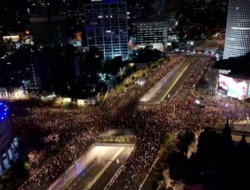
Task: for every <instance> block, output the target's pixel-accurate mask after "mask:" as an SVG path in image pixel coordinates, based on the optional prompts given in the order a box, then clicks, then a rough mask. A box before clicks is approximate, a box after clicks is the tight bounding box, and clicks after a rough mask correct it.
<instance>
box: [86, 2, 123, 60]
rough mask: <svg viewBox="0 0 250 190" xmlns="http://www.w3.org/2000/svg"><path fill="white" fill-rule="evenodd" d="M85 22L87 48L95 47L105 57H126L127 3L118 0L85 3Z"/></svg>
mask: <svg viewBox="0 0 250 190" xmlns="http://www.w3.org/2000/svg"><path fill="white" fill-rule="evenodd" d="M84 9H85V23H86V32H87V42H88V46H89V48H90V49H91V48H93V47H97V48H98V49H99V51H102V52H103V54H104V58H105V59H112V58H114V57H116V56H122V57H123V58H124V59H127V58H128V24H127V5H126V3H125V2H123V1H119V0H112V1H109V0H104V1H102V2H96V3H94V2H93V3H92V4H87V5H85V7H84Z"/></svg>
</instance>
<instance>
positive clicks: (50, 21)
mask: <svg viewBox="0 0 250 190" xmlns="http://www.w3.org/2000/svg"><path fill="white" fill-rule="evenodd" d="M65 6H66V5H65V1H64V0H40V1H38V0H29V2H28V7H29V8H28V10H27V12H28V15H29V17H30V23H31V25H32V29H33V36H34V41H35V44H36V45H39V46H41V47H43V46H47V45H54V44H66V43H67V42H68V39H69V36H68V22H67V19H66V12H65Z"/></svg>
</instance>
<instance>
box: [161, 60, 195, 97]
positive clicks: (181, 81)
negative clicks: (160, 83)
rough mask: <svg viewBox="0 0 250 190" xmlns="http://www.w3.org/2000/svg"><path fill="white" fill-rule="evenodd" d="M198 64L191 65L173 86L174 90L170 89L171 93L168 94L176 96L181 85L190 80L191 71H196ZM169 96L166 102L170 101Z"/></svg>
mask: <svg viewBox="0 0 250 190" xmlns="http://www.w3.org/2000/svg"><path fill="white" fill-rule="evenodd" d="M196 64H199V63H197V62H196V63H192V64H189V65H188V67H187V69H186V70H185V71H184V72H183V74H182V75H181V76H180V78H178V79H177V81H175V83H174V85H173V86H172V88H170V90H169V92H168V93H167V94H169V95H171V96H173V95H174V94H175V92H176V91H177V90H178V89H179V88H180V87H181V85H182V84H183V83H184V81H185V80H186V79H187V78H188V75H189V74H190V73H191V71H192V70H193V69H194V67H195V66H196ZM168 99H169V98H168V96H165V97H164V100H168Z"/></svg>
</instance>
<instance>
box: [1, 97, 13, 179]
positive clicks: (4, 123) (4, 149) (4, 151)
mask: <svg viewBox="0 0 250 190" xmlns="http://www.w3.org/2000/svg"><path fill="white" fill-rule="evenodd" d="M7 110H8V108H7V107H6V105H5V104H4V103H3V102H0V175H1V174H2V173H3V172H4V171H5V170H6V169H8V168H9V167H10V161H11V160H12V159H13V156H14V148H15V146H17V140H16V139H14V140H13V137H12V131H11V127H10V120H9V117H8V114H7Z"/></svg>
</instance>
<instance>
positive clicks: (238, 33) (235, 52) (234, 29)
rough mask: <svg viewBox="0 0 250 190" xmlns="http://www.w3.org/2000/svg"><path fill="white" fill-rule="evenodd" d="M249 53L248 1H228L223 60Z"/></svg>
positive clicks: (249, 16) (249, 20) (249, 14)
mask: <svg viewBox="0 0 250 190" xmlns="http://www.w3.org/2000/svg"><path fill="white" fill-rule="evenodd" d="M249 51H250V0H230V1H229V6H228V15H227V28H226V39H225V48H224V55H223V58H224V59H227V58H229V57H238V56H241V55H245V54H246V53H247V52H249Z"/></svg>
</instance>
